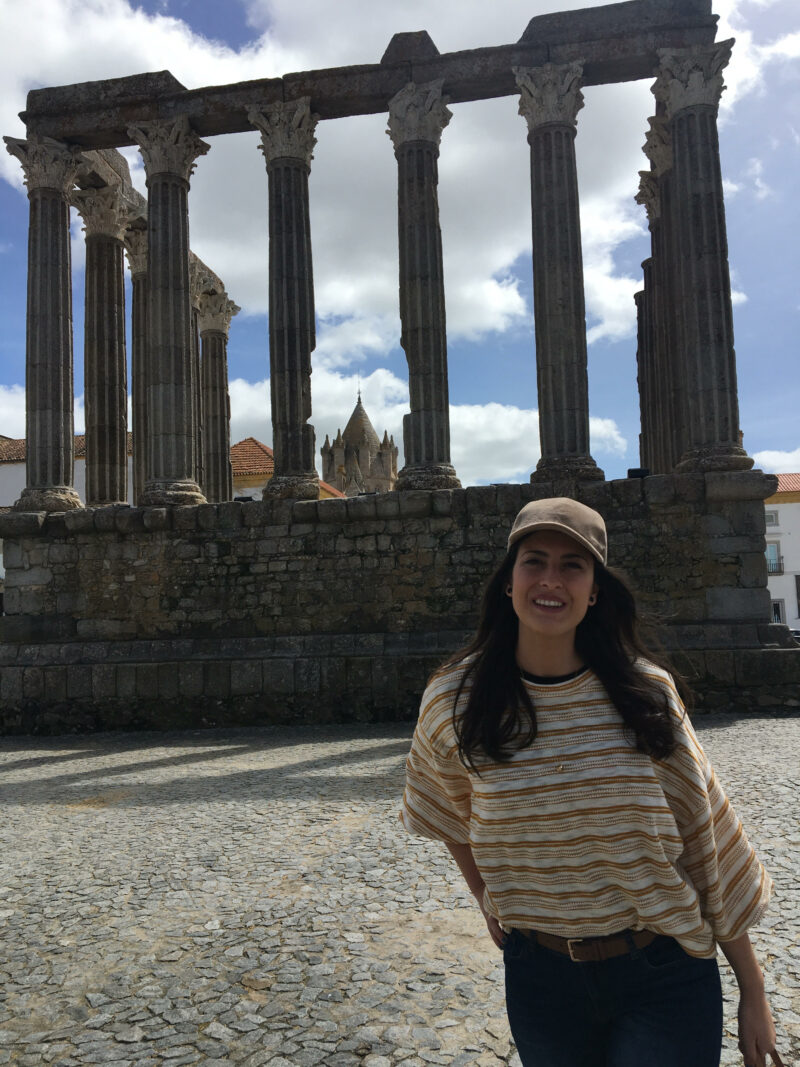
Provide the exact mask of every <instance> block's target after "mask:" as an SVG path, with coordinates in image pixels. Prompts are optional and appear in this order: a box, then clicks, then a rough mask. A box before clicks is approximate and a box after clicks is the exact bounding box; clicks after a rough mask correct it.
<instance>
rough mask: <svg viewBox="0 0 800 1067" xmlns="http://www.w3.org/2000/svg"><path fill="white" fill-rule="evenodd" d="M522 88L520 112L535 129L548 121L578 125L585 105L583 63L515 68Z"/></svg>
mask: <svg viewBox="0 0 800 1067" xmlns="http://www.w3.org/2000/svg"><path fill="white" fill-rule="evenodd" d="M514 77H515V78H516V79H517V85H518V86H519V89H520V98H519V113H520V115H522V116H523V117H524V118H525V120H526V121H527V123H528V129H529V130H534V129H536V127H537V126H544V125H545V123H550V122H557V123H559V124H560V125H564V126H572V128H573V129H575V128H576V127H577V123H578V112H579V111H580V109H581V108H582V107H583V93H582V92H581V79H582V77H583V64H582V63H565V64H563V65H559V64H555V63H545V64H544V66H541V67H514Z"/></svg>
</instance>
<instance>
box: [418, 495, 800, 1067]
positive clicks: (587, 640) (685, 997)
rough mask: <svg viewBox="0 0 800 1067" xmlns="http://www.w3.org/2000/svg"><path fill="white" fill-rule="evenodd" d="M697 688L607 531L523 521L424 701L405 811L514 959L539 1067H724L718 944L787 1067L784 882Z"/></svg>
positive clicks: (770, 1048)
mask: <svg viewBox="0 0 800 1067" xmlns="http://www.w3.org/2000/svg"><path fill="white" fill-rule="evenodd" d="M678 685H680V681H678ZM678 685H676V682H675V680H674V679H673V678H672V676H671V675H670V673H668V671H667V670H666V666H665V665H664V664H662V663H661V662H660V661H659V660H658V658H657V657H656V656H655V655H654V653H653V652H652V651H650V650H649V649H648V648H647V647H646V646H645V644H644V643H643V641H642V639H641V637H640V636H639V633H638V628H637V612H636V604H635V600H634V597H633V595H632V593H631V591H630V589H629V588H628V586H627V585H626V584H625V582H624V581H623V580H622V578H621V577H620V576H619V575H617V574H615V573H614V572H613V571H612V570H610V569H609V568H608V566H607V544H606V528H605V523H604V521H603V519H602V517H601V516H600V515H599V514H598V513H597V512H596V511H594V510H593V509H591V508H588V507H586V506H585V505H584V504H581V503H578V502H577V501H575V500H571V499H567V498H553V499H545V500H536V501H532V502H531V503H529V504H526V505H525V507H524V508H523V509H522V510H521V511H520V512H519V514H518V515H517V518H516V520H515V522H514V525H513V527H512V529H511V532H510V534H509V538H508V546H507V553H506V556H505V559H504V560H503V562H502V563H501V565H500V567H499V568H498V569H497V571H496V572H495V574H494V575H493V577H492V578H491V580H490V582H489V584H488V586H487V589H486V593H485V595H484V600H483V609H482V613H481V619H480V624H479V629H478V633H477V635H476V637H475V639H474V640H473V641H472V642H471V643H470V644H469V645H468V646H467V647H466V648H465V649H463V650H462V651H461V652H460V653H458V654H457V655H455V656H454V657H453V658H452V659H451V660H450V661H449V662H447V663H446V664H445V665H444V666H443V667H442V669H441V670H440V671H438V672H437V673H436V674H435V675H434V676H433V678H431V680H430V682H429V684H428V688H427V689H426V691H425V694H424V696H423V698H422V706H421V710H420V717H419V721H418V723H417V727H416V730H415V733H414V740H413V742H412V747H411V752H410V754H409V757H408V762H407V777H406V790H405V794H404V797H403V809H402V815H401V817H402V820H403V822H404V825H405V826H406V828H407V829H408V830H410V831H412V832H413V833H418V834H421V835H423V836H425V837H432V838H437V839H439V840H442V841H443V842H444V843H445V845H446V846H447V848H448V849H449V851H450V853H451V854H452V856H453V858H454V859H455V861H456V863H457V864H458V866H459V868H460V869H461V872H462V874H463V875H464V878H465V881H466V882H467V885H468V886H469V888H470V890H471V891H472V893H473V894H474V895H475V897H476V899H477V901H478V905H479V907H480V909H481V911H482V913H483V915H484V918H485V919H486V924H487V928H488V931H489V934H490V936H491V938H492V940H493V941H494V943H495V944H496V945H497V946H498V948H501V949H503V952H504V963H505V972H506V1001H507V1008H508V1016H509V1022H510V1025H511V1031H512V1034H513V1036H514V1040H515V1042H516V1045H517V1050H518V1052H519V1055H520V1058H521V1060H522V1063H523V1064H524V1065H526V1067H528V1065H531V1067H532V1065H533V1064H536V1067H557V1065H563V1064H581V1065H582V1067H601V1065H602V1067H633V1065H638V1064H642V1063H646V1064H648V1067H674V1065H675V1064H678V1063H680V1064H691V1065H692V1067H718V1064H719V1061H720V1053H721V1037H722V995H721V990H720V980H719V972H718V969H717V963H716V952H717V946H719V947H720V948H721V949H722V951H723V953H724V954H725V956H726V957H727V958H728V961H729V962H730V964H731V966H732V967H733V970H734V972H735V974H736V978H737V981H738V983H739V988H740V992H741V1000H740V1010H739V1028H740V1048H741V1050H742V1053H743V1056H744V1063H745V1064H746V1065H753V1067H766V1057H767V1055H768V1054H771V1055H772V1059H773V1062H774V1063H776V1064H779V1063H780V1058H779V1057H778V1055H777V1053H776V1052H775V1028H774V1025H773V1022H772V1017H771V1014H770V1010H769V1006H768V1004H767V1001H766V999H765V997H764V981H763V977H762V974H761V970H760V968H759V965H758V963H757V961H756V958H755V955H754V953H753V950H752V947H751V945H750V941H749V938H748V935H747V930H748V928H749V927H750V926H752V925H753V924H754V923H756V922H758V921H759V919H760V917H761V915H762V913H763V912H764V909H765V908H766V906H767V902H768V900H769V894H770V890H771V881H770V878H769V876H768V875H767V873H766V871H765V870H764V868H763V867H762V866H761V863H760V862H759V860H758V859H757V857H756V855H755V853H754V852H753V849H752V848H751V846H750V844H749V842H748V840H747V837H746V835H745V832H744V830H743V828H742V826H741V823H740V822H739V820H738V819H737V817H736V815H735V814H734V812H733V810H732V809H731V806H730V804H729V802H728V800H727V798H726V797H725V794H724V792H723V791H722V789H721V788H720V786H719V783H718V782H717V780H716V778H715V775H714V772H713V770H712V768H711V766H710V764H709V762H708V759H707V758H706V756H705V753H704V752H703V750H702V748H701V746H700V743H699V741H698V740H697V737H696V735H695V733H694V731H693V729H692V726H691V724H690V722H689V720H688V718H687V716H686V712H685V709H684V706H683V703H682V702H681V697H680V695H679V689H678ZM682 688H683V687H682V686H681V689H682Z"/></svg>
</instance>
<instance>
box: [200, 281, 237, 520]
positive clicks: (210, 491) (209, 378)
mask: <svg viewBox="0 0 800 1067" xmlns="http://www.w3.org/2000/svg"><path fill="white" fill-rule="evenodd" d="M240 310H241V309H240V308H238V307H237V306H236V304H234V302H233V301H232V300H229V299H228V294H227V293H203V294H202V295H201V297H200V307H199V311H198V321H199V325H200V339H201V341H202V346H203V356H202V363H201V366H202V378H203V388H202V393H203V475H204V479H205V480H204V482H203V492H204V493H205V495H206V499H207V500H210V501H211V502H212V503H217V502H219V501H222V500H232V499H233V475H232V473H231V432H230V419H231V409H230V399H229V396H228V330H229V328H230V324H231V318H232V317H233V316H234V315H236V314H237V313H238V312H239V311H240Z"/></svg>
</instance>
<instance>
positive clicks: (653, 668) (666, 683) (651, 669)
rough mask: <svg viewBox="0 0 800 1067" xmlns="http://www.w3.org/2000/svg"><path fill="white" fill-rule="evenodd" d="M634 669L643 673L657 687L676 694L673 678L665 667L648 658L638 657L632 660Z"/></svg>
mask: <svg viewBox="0 0 800 1067" xmlns="http://www.w3.org/2000/svg"><path fill="white" fill-rule="evenodd" d="M633 666H634V669H635V670H637V671H638V672H639V673H640V674H643V675H644V676H645V677H646V678H647V679H649V680H650V681H652V682H653V684H654V685H657V686H658V687H659V688H663V689H667V690H670V691H671V692H673V693H675V694H676V695H677V688H676V686H675V680H674V678H673V677H672V675H671V674H670V673H669V671H668V670H667V669H666V667H659V666H658V664H657V663H653V662H652V661H651V660H649V659H644V658H642V657H640V658H639V659H637V660H635V661H634V664H633Z"/></svg>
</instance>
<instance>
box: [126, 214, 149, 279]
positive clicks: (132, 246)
mask: <svg viewBox="0 0 800 1067" xmlns="http://www.w3.org/2000/svg"><path fill="white" fill-rule="evenodd" d="M125 253H126V255H127V257H128V266H129V267H130V269H131V277H132V278H135V277H136V276H137V275H139V274H146V273H147V229H146V228H140V227H138V226H137V227H136V228H133V227H131V228H130V229H128V230H126V231H125Z"/></svg>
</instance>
